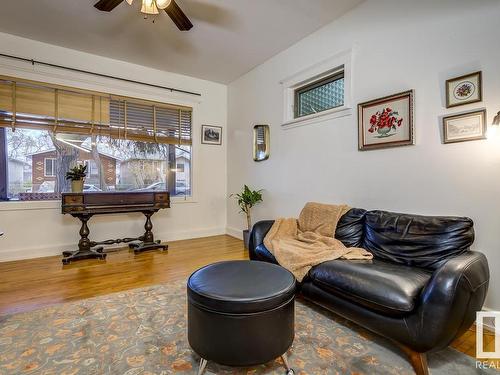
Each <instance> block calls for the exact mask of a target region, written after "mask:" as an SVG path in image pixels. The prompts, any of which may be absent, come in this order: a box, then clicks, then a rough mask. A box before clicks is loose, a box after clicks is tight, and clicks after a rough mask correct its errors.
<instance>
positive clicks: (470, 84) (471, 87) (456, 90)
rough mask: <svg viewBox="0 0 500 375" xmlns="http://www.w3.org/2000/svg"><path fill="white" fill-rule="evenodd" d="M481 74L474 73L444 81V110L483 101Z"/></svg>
mask: <svg viewBox="0 0 500 375" xmlns="http://www.w3.org/2000/svg"><path fill="white" fill-rule="evenodd" d="M482 86H483V84H482V73H481V72H475V73H471V74H466V75H464V76H461V77H456V78H452V79H449V80H447V81H446V108H451V107H457V106H459V105H465V104H470V103H477V102H480V101H482V100H483V87H482Z"/></svg>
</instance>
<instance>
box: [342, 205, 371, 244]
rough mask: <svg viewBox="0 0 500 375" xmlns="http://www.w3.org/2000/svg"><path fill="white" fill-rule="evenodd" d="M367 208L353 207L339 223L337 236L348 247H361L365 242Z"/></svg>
mask: <svg viewBox="0 0 500 375" xmlns="http://www.w3.org/2000/svg"><path fill="white" fill-rule="evenodd" d="M365 213H366V210H363V209H361V208H351V209H350V210H349V211H347V213H345V214H344V216H342V217H341V218H340V220H339V222H338V223H337V229H336V231H335V238H336V239H338V240H340V241H342V243H343V244H344V245H345V246H347V247H359V246H361V244H362V242H363V227H364V219H365Z"/></svg>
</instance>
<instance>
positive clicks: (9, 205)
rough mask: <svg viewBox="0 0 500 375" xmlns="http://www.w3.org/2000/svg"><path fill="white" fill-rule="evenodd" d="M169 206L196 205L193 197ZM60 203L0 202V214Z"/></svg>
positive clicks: (57, 207)
mask: <svg viewBox="0 0 500 375" xmlns="http://www.w3.org/2000/svg"><path fill="white" fill-rule="evenodd" d="M170 203H171V204H174V205H176V204H186V203H198V201H197V200H196V199H194V198H193V197H189V198H186V199H184V198H179V197H173V198H171V200H170ZM60 209H61V202H60V201H59V200H52V201H11V202H0V212H1V211H26V210H60Z"/></svg>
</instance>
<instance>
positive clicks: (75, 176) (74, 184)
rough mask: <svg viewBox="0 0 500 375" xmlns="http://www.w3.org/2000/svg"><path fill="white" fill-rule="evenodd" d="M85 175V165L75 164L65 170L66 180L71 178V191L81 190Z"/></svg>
mask: <svg viewBox="0 0 500 375" xmlns="http://www.w3.org/2000/svg"><path fill="white" fill-rule="evenodd" d="M85 176H87V166H86V165H77V166H76V167H73V168H71V169H70V170H69V171H68V172H66V180H71V191H72V192H73V193H81V192H83V182H84V181H85Z"/></svg>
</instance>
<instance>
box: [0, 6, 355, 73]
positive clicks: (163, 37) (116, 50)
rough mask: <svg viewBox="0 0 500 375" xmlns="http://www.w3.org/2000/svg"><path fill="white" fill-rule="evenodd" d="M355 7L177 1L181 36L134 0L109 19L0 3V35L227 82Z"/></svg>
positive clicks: (68, 9) (91, 11)
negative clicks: (189, 25)
mask: <svg viewBox="0 0 500 375" xmlns="http://www.w3.org/2000/svg"><path fill="white" fill-rule="evenodd" d="M362 1H363V0H177V3H178V4H179V6H180V7H181V8H182V9H183V10H184V12H185V13H186V15H187V16H188V17H189V18H190V19H191V21H192V22H193V24H194V28H193V29H192V30H191V31H188V32H180V31H179V30H177V28H176V27H175V25H174V24H173V22H172V21H171V20H170V18H169V17H168V16H167V14H166V13H164V12H161V14H160V15H159V16H158V17H157V19H156V20H155V23H152V22H151V21H152V20H151V19H149V20H144V19H143V17H142V15H141V14H140V13H139V12H138V9H137V6H139V5H140V4H138V3H139V1H138V0H136V1H135V3H134V5H133V6H132V7H131V6H129V5H128V4H127V3H126V2H125V1H124V2H123V3H122V4H120V5H119V6H118V7H117V8H115V10H114V11H113V12H111V13H106V12H100V11H98V10H97V9H95V8H94V7H93V4H94V3H95V2H97V0H64V1H63V0H36V1H33V0H15V1H2V8H1V12H0V31H1V32H5V33H9V34H14V35H19V36H22V37H26V38H30V39H34V40H38V41H42V42H46V43H50V44H55V45H58V46H62V47H68V48H72V49H76V50H80V51H85V52H89V53H93V54H96V55H101V56H106V57H110V58H114V59H118V60H124V61H128V62H132V63H135V64H140V65H144V66H149V67H153V68H157V69H161V70H165V71H170V72H175V73H179V74H185V75H189V76H193V77H198V78H203V79H207V80H211V81H215V82H221V83H229V82H231V81H233V80H235V79H236V78H238V77H239V76H241V75H243V74H244V73H246V72H248V71H249V70H251V69H252V68H253V67H255V66H257V65H259V64H261V63H262V62H264V61H266V60H267V59H269V58H270V57H272V56H273V55H275V54H277V53H278V52H280V51H282V50H284V49H286V48H287V47H289V46H291V45H292V44H294V43H295V42H297V41H298V40H300V39H302V38H304V37H305V36H307V35H309V34H311V33H312V32H314V31H315V30H317V29H319V28H321V27H322V26H324V25H326V24H328V23H329V22H331V21H333V20H334V19H336V18H338V17H340V16H342V15H343V14H345V13H346V12H348V11H349V10H350V9H352V8H354V7H355V6H357V5H358V4H359V3H361V2H362ZM134 8H136V9H134ZM1 52H2V51H1V47H0V53H1ZM24 57H29V58H34V59H36V58H37V56H24Z"/></svg>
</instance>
